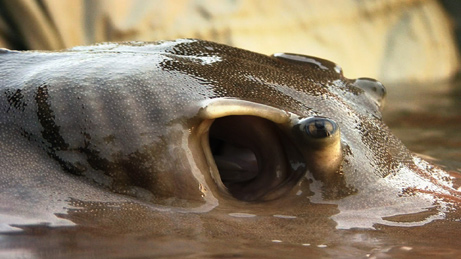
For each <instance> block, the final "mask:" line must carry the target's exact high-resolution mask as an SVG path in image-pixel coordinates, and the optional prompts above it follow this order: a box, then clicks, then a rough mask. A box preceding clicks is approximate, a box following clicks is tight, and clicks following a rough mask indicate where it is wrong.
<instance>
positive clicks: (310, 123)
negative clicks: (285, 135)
mask: <svg viewBox="0 0 461 259" xmlns="http://www.w3.org/2000/svg"><path fill="white" fill-rule="evenodd" d="M300 124H301V128H302V129H303V130H304V132H305V133H306V134H307V136H308V137H311V138H316V139H320V138H328V137H331V136H333V135H334V134H335V133H336V131H337V130H338V126H337V125H336V122H334V121H333V120H330V119H328V118H324V117H311V118H307V119H305V120H304V121H302V122H301V123H300Z"/></svg>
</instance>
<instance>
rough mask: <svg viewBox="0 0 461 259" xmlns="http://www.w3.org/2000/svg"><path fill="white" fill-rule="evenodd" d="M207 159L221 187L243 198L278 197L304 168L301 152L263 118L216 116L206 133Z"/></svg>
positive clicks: (276, 127) (264, 198) (298, 177)
mask: <svg viewBox="0 0 461 259" xmlns="http://www.w3.org/2000/svg"><path fill="white" fill-rule="evenodd" d="M207 142H208V143H205V145H206V144H208V145H209V147H204V148H205V149H207V150H208V152H209V154H208V155H207V160H208V163H209V164H212V166H211V167H212V168H213V170H212V171H213V172H212V174H213V175H212V176H213V178H214V179H215V181H216V182H217V183H218V186H220V188H221V189H223V190H224V191H226V192H228V193H230V194H231V195H232V196H233V197H235V198H237V199H240V200H245V201H258V200H270V199H274V198H277V197H279V196H280V195H282V194H283V193H285V192H286V191H287V190H289V189H291V187H293V185H295V184H296V182H297V181H298V180H299V179H300V177H301V176H302V175H303V174H304V172H305V163H304V161H303V156H302V155H301V153H300V152H298V151H297V150H296V148H295V145H293V144H292V143H291V142H290V139H289V138H288V136H286V135H285V133H284V132H283V131H282V130H281V129H280V127H279V126H278V125H277V124H276V123H274V122H273V121H270V120H268V119H265V118H261V117H258V116H251V115H231V116H225V117H220V118H216V119H215V120H214V121H213V122H212V124H211V126H210V128H209V133H208V141H207Z"/></svg>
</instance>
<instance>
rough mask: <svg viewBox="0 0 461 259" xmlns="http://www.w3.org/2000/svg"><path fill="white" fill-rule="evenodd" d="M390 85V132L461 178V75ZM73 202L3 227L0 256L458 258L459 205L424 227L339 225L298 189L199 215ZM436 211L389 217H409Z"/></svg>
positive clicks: (328, 209)
mask: <svg viewBox="0 0 461 259" xmlns="http://www.w3.org/2000/svg"><path fill="white" fill-rule="evenodd" d="M387 88H388V98H387V103H386V107H385V111H384V120H385V121H386V122H387V124H388V125H389V126H390V127H391V129H392V131H393V132H394V133H395V134H396V135H397V136H398V137H399V138H400V139H401V140H402V141H403V142H404V143H405V144H406V145H407V147H408V148H409V149H410V150H412V151H414V152H416V153H419V154H421V155H423V156H425V158H426V159H429V160H432V161H433V162H435V163H437V164H439V165H441V166H443V167H444V168H445V170H447V171H449V172H450V173H451V174H452V175H453V176H455V177H459V179H461V177H460V175H461V134H460V132H461V112H460V110H461V80H457V81H455V82H452V83H440V84H425V85H415V84H412V85H392V86H388V87H387ZM454 183H455V184H456V185H461V180H455V182H454ZM69 203H70V205H72V206H73V207H77V208H80V209H72V210H69V212H68V214H66V215H58V216H59V217H62V218H66V219H69V220H71V221H73V222H74V223H76V226H70V227H50V226H48V225H47V224H45V223H44V224H43V225H35V226H18V229H22V231H18V232H14V233H3V234H2V235H0V258H4V257H5V258H16V257H20V258H330V257H334V258H421V257H440V258H460V257H461V212H460V211H459V210H456V209H453V210H452V211H451V212H449V213H447V215H446V217H445V219H443V220H434V221H432V222H430V223H428V224H425V225H423V226H417V227H395V226H386V225H380V224H375V225H374V228H375V229H365V230H364V229H350V230H340V229H336V228H335V226H336V223H335V222H334V221H333V220H332V219H331V218H330V217H331V216H333V215H335V214H337V213H338V209H337V207H336V205H328V204H313V203H312V204H310V201H309V200H306V199H303V198H301V197H300V198H298V199H290V200H289V201H286V200H284V199H278V200H275V201H271V202H265V203H243V202H237V201H231V202H228V203H225V204H220V206H218V207H217V208H216V209H214V210H212V211H211V212H208V213H203V214H200V213H195V214H194V213H184V212H175V211H164V212H159V211H153V210H150V209H149V207H145V206H141V205H136V204H131V203H130V204H128V203H127V204H109V203H101V202H82V201H75V200H70V201H69ZM306 205H309V206H306ZM306 207H307V208H309V209H308V210H306ZM458 208H459V207H458ZM433 213H436V212H435V211H431V210H430V209H429V210H428V211H426V212H423V213H417V214H411V215H404V216H399V217H394V218H392V219H389V220H391V221H392V220H394V221H398V222H405V221H408V222H411V221H417V220H419V219H423V218H425V217H428V216H430V215H432V214H433Z"/></svg>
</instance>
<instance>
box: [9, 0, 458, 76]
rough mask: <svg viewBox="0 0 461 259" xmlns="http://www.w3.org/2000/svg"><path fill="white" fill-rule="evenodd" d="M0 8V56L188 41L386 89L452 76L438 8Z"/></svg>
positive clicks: (319, 1) (27, 0) (21, 4)
mask: <svg viewBox="0 0 461 259" xmlns="http://www.w3.org/2000/svg"><path fill="white" fill-rule="evenodd" d="M0 5H1V6H0V10H3V11H0V15H1V18H0V28H8V29H9V31H10V32H11V31H14V32H15V33H14V34H13V36H12V35H11V33H10V34H5V33H3V34H0V47H10V48H23V49H62V48H68V47H72V46H76V45H83V44H90V43H94V42H103V41H131V40H142V41H153V40H162V39H174V38H181V37H193V38H201V39H207V40H212V41H217V42H221V43H225V44H229V45H233V46H236V47H241V48H245V49H249V50H253V51H257V52H261V53H266V54H272V53H274V52H295V53H304V54H307V55H312V56H319V57H322V58H325V59H329V60H332V61H335V62H336V63H338V64H339V65H341V66H342V67H343V69H344V72H345V75H346V76H347V77H350V78H354V77H359V76H367V77H374V78H377V79H379V80H381V81H383V82H385V83H388V82H402V81H407V82H408V81H420V82H427V81H437V80H443V79H447V78H450V77H452V76H453V75H454V74H456V73H457V71H458V67H459V60H458V50H457V47H456V44H455V42H454V36H453V29H452V27H451V26H450V23H449V19H448V17H447V15H446V14H445V12H444V10H443V9H442V7H441V6H440V4H439V3H438V1H436V0H387V1H367V0H362V1H356V0H342V1H335V0H309V1H306V0H274V1H263V0H260V1H211V0H202V1H199V0H182V1H166V0H158V1H129V0H123V1H122V0H119V1H110V0H100V1H85V0H43V1H33V0H17V1H2V2H1V3H0ZM2 20H3V22H2ZM4 31H5V30H2V32H4Z"/></svg>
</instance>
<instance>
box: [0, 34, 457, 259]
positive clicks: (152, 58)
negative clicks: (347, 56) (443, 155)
mask: <svg viewBox="0 0 461 259" xmlns="http://www.w3.org/2000/svg"><path fill="white" fill-rule="evenodd" d="M0 67H1V71H2V72H1V74H0V77H1V80H0V82H1V85H0V112H1V116H0V144H1V146H0V157H1V162H0V201H1V202H0V220H1V221H0V223H1V229H2V231H3V237H2V238H3V240H4V242H3V244H2V246H1V248H2V249H4V251H6V252H7V253H14V252H17V253H33V254H36V255H39V256H44V257H46V256H50V255H55V254H54V253H55V252H59V253H61V254H63V255H64V256H66V255H76V256H85V254H82V253H83V252H82V249H87V250H86V251H89V252H87V253H90V254H91V255H98V254H99V255H101V253H102V254H103V252H101V250H100V248H102V247H106V248H107V247H112V249H115V250H116V253H118V254H122V255H123V254H125V255H127V256H128V255H133V256H134V255H137V256H143V255H144V256H145V255H177V256H181V255H184V254H190V253H195V255H196V256H198V257H203V256H208V255H209V256H221V257H223V256H235V255H237V256H238V255H243V256H251V255H262V256H265V257H269V256H274V257H275V256H281V255H284V254H285V253H286V252H288V251H289V252H290V253H292V255H293V256H294V257H296V256H305V255H306V253H308V254H310V255H312V256H313V257H318V256H321V255H341V254H342V252H341V251H343V250H346V251H347V252H348V253H350V254H351V255H362V256H363V255H365V254H376V255H379V254H380V253H384V252H386V253H389V254H391V255H392V251H400V250H398V249H400V248H399V246H405V245H407V246H412V247H413V246H416V247H418V246H420V248H419V249H420V250H421V251H419V250H418V249H415V250H413V251H416V252H418V251H419V252H420V253H425V251H424V247H425V246H427V243H425V242H423V241H421V240H425V239H426V238H427V237H429V236H431V235H432V236H433V235H435V237H432V238H434V239H437V238H438V240H441V241H440V242H441V243H442V242H443V244H444V245H445V246H446V250H443V252H444V253H450V254H451V255H453V253H455V254H456V253H459V250H457V249H452V248H453V247H457V246H458V244H457V243H456V242H459V241H457V240H455V239H453V238H450V237H454V236H457V235H459V233H460V230H459V219H460V217H459V212H458V208H459V202H460V194H459V191H458V190H457V189H456V187H453V185H452V179H451V178H452V176H450V175H449V174H448V173H446V172H444V171H442V170H441V169H439V168H437V167H436V166H433V165H432V164H429V163H427V162H425V161H423V160H421V159H420V158H418V157H417V156H415V155H414V154H412V153H411V152H410V151H408V150H407V149H406V148H405V147H404V146H403V145H402V143H401V142H400V141H399V140H398V139H397V138H396V137H395V136H394V135H392V133H391V132H390V131H389V129H388V128H387V127H386V125H385V124H384V123H383V122H382V119H381V112H380V110H381V108H382V106H383V100H384V96H385V89H384V87H383V86H382V85H381V84H380V83H379V82H376V81H375V80H372V79H366V78H362V79H356V80H349V79H346V78H344V77H343V75H342V71H341V68H340V67H339V66H337V65H336V64H334V63H332V62H329V61H326V60H322V59H319V58H314V57H309V56H303V55H295V54H284V53H279V54H274V55H273V56H270V57H269V56H265V55H261V54H256V53H252V52H248V51H245V50H241V49H236V48H232V47H228V46H224V45H220V44H216V43H211V42H206V41H198V40H189V39H185V40H177V41H171V42H159V43H122V44H110V43H109V44H101V45H95V46H89V47H77V48H74V49H70V50H66V51H61V52H15V51H8V50H1V51H0ZM18 230H22V231H18ZM15 231H16V232H15ZM418 235H419V236H421V238H420V239H415V238H414V237H415V236H418ZM408 238H411V239H408ZM63 240H64V241H63ZM141 240H142V241H141ZM229 240H233V241H232V242H230V243H229ZM273 240H276V241H273ZM277 240H279V241H281V242H282V244H283V245H280V246H278V247H274V244H275V245H278V243H280V242H278V241H277ZM408 240H410V241H408ZM63 242H69V243H71V244H72V248H70V247H68V246H66V245H65V244H63ZM166 244H170V246H166ZM307 244H309V245H307ZM324 245H326V246H327V247H329V250H328V249H327V250H325V249H324V248H325V247H324ZM160 247H162V249H160ZM267 247H271V248H274V249H276V250H277V251H279V252H278V253H279V254H277V253H268V254H264V253H265V252H266V251H267V249H266V248H267ZM26 248H27V249H26ZM178 248H181V249H178ZM393 249H397V250H393ZM403 249H404V250H402V251H406V250H405V249H407V248H406V247H404V248H403ZM412 249H413V248H412ZM223 251H224V252H223ZM383 251H384V252H383ZM87 255H88V254H87ZM106 255H109V256H110V255H111V254H110V253H109V254H106Z"/></svg>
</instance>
